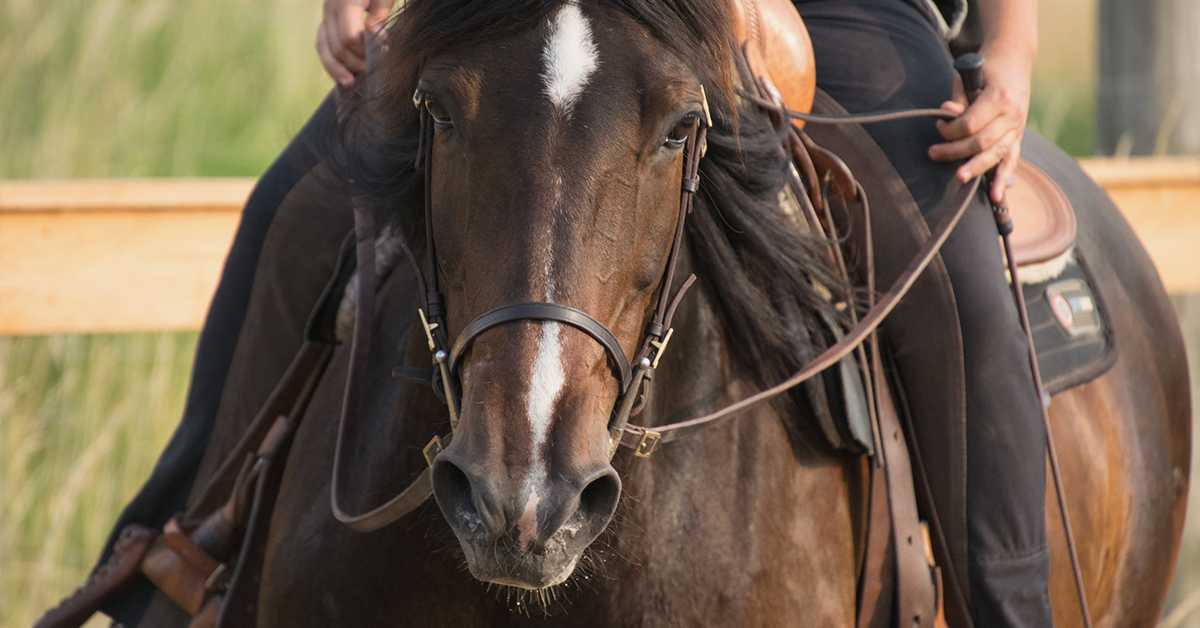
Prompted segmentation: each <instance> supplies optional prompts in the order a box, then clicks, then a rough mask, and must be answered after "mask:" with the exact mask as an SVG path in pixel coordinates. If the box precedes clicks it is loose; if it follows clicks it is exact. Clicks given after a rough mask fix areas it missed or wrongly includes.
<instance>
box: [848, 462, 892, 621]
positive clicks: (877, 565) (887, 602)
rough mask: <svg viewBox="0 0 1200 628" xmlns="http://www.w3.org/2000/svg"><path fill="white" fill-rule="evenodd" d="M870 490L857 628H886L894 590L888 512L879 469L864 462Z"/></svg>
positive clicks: (890, 526) (882, 474)
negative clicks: (867, 466)
mask: <svg viewBox="0 0 1200 628" xmlns="http://www.w3.org/2000/svg"><path fill="white" fill-rule="evenodd" d="M867 464H869V465H870V474H871V487H870V493H869V497H868V502H867V530H866V539H865V540H864V543H863V545H864V549H863V563H862V568H861V569H860V570H859V576H858V612H857V617H858V621H857V623H856V626H857V628H889V626H890V625H891V622H892V601H893V600H894V599H895V589H896V555H895V553H894V552H892V517H891V513H890V512H889V510H888V492H887V482H886V480H885V479H884V470H883V468H882V467H881V466H880V465H878V464H876V463H875V460H868V462H867Z"/></svg>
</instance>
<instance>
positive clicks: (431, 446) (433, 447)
mask: <svg viewBox="0 0 1200 628" xmlns="http://www.w3.org/2000/svg"><path fill="white" fill-rule="evenodd" d="M421 453H422V454H424V455H425V463H426V464H428V465H429V466H431V467H432V466H433V459H434V458H436V457H437V455H438V454H440V453H442V439H440V438H438V437H437V436H434V437H433V439H432V440H430V441H429V443H428V444H427V445H425V447H423V448H422V449H421Z"/></svg>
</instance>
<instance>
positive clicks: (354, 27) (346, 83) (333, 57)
mask: <svg viewBox="0 0 1200 628" xmlns="http://www.w3.org/2000/svg"><path fill="white" fill-rule="evenodd" d="M394 2H395V0H325V8H324V11H323V12H322V16H321V25H320V26H318V27H317V54H318V55H319V56H320V57H321V65H323V66H325V71H326V72H328V73H329V76H332V77H333V80H334V81H337V84H338V85H341V86H342V87H350V86H351V85H353V84H354V75H355V74H360V73H362V72H364V71H366V69H367V59H366V58H367V52H366V50H365V49H364V48H363V42H362V33H363V31H364V30H370V31H372V32H375V33H377V34H379V35H380V36H382V35H383V22H384V20H386V19H387V16H388V14H389V13H391V11H392V5H393V4H394Z"/></svg>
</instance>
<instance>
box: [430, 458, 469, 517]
mask: <svg viewBox="0 0 1200 628" xmlns="http://www.w3.org/2000/svg"><path fill="white" fill-rule="evenodd" d="M433 497H434V499H436V500H437V503H438V506H440V507H441V509H442V512H444V513H446V515H447V516H455V515H456V516H458V517H460V518H462V517H472V516H473V517H478V516H479V513H477V512H476V509H475V503H474V500H473V499H472V495H471V479H470V478H468V477H467V474H466V473H465V472H464V471H463V470H462V469H461V468H460V467H459V466H458V465H457V464H454V462H452V461H450V460H447V459H446V458H445V457H444V456H443V457H440V458H439V459H437V460H435V461H434V463H433Z"/></svg>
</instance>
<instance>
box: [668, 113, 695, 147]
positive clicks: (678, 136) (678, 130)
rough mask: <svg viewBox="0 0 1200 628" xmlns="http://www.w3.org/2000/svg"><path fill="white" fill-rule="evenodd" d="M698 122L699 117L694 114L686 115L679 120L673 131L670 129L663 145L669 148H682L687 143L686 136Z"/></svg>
mask: <svg viewBox="0 0 1200 628" xmlns="http://www.w3.org/2000/svg"><path fill="white" fill-rule="evenodd" d="M699 122H700V116H697V115H696V114H694V113H689V114H687V115H686V116H684V117H683V118H681V119H680V120H679V122H678V123H677V124H676V125H675V128H674V129H671V132H670V133H669V134H668V135H667V141H666V142H665V144H666V145H667V146H668V147H670V148H683V145H684V144H686V143H687V138H688V136H689V135H691V133H692V130H693V129H695V128H696V124H697V123H699Z"/></svg>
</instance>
